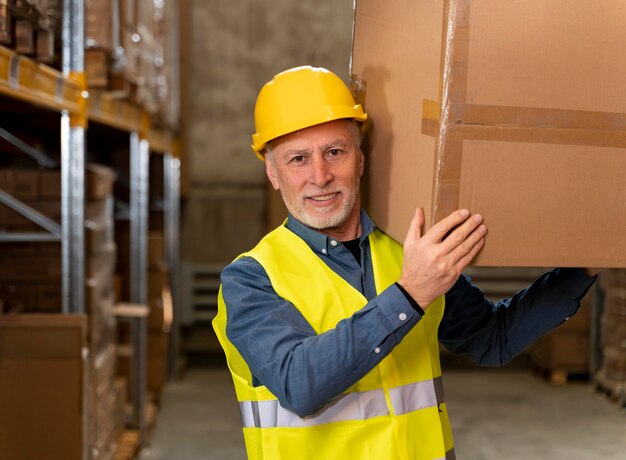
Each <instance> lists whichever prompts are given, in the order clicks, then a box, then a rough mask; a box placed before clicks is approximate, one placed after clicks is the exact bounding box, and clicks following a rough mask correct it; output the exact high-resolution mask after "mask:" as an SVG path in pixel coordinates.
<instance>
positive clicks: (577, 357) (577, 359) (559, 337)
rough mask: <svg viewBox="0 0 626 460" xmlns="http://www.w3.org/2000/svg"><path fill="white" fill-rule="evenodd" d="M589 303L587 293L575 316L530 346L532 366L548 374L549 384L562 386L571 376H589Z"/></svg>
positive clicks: (589, 295) (589, 294)
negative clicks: (550, 381)
mask: <svg viewBox="0 0 626 460" xmlns="http://www.w3.org/2000/svg"><path fill="white" fill-rule="evenodd" d="M592 302H593V295H592V294H591V293H588V294H587V295H586V296H585V297H584V298H583V299H582V300H581V304H580V308H579V310H578V313H576V314H575V315H574V316H572V317H571V318H569V319H568V320H567V321H565V322H564V323H563V324H561V325H560V326H559V327H557V328H556V329H554V330H552V331H550V332H549V333H548V334H546V335H544V336H543V337H540V338H539V339H538V340H537V341H536V342H535V343H534V344H533V345H532V346H531V347H530V357H531V360H532V362H533V365H534V366H535V367H536V368H538V369H539V370H542V371H547V372H549V373H550V377H551V379H552V381H553V383H565V381H566V380H567V379H568V378H569V377H571V376H573V375H583V376H585V377H586V376H588V374H589V368H590V356H591V344H590V337H591V316H590V315H591V309H592V308H591V305H592Z"/></svg>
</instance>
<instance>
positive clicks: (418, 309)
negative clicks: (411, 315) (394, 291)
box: [394, 283, 426, 316]
mask: <svg viewBox="0 0 626 460" xmlns="http://www.w3.org/2000/svg"><path fill="white" fill-rule="evenodd" d="M394 284H395V285H396V286H398V289H400V292H402V294H404V297H406V300H408V301H409V303H410V304H411V307H413V310H415V311H416V312H418V313H419V314H420V315H422V316H424V315H425V314H426V313H424V309H423V308H422V307H420V305H419V304H418V303H417V301H416V300H415V299H414V298H413V296H412V295H411V294H409V293H408V292H406V289H404V288H403V287H402V286H401V285H400V283H394Z"/></svg>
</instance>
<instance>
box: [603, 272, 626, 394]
mask: <svg viewBox="0 0 626 460" xmlns="http://www.w3.org/2000/svg"><path fill="white" fill-rule="evenodd" d="M601 283H602V288H603V290H604V294H605V301H604V312H603V314H602V321H601V337H602V366H601V368H600V370H599V371H598V373H597V375H596V381H597V383H598V385H599V386H600V387H601V388H602V389H604V390H605V391H607V392H608V393H609V394H610V395H611V396H612V397H614V398H617V399H619V400H620V402H621V403H622V405H626V269H615V270H605V271H603V272H602V274H601Z"/></svg>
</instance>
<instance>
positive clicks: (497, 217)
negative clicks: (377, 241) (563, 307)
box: [352, 0, 626, 267]
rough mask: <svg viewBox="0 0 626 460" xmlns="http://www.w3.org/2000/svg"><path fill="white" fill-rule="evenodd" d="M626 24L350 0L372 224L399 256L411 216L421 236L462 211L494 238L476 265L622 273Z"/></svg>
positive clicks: (566, 14)
mask: <svg viewBox="0 0 626 460" xmlns="http://www.w3.org/2000/svg"><path fill="white" fill-rule="evenodd" d="M625 10H626V6H624V4H623V3H622V2H620V1H619V0H610V1H609V2H608V3H604V4H603V7H602V8H601V9H599V10H598V11H597V14H589V10H588V4H587V3H586V2H584V1H582V0H575V1H565V0H558V1H553V2H549V3H546V2H543V1H540V0H532V1H521V0H515V1H513V2H499V1H497V0H473V1H461V0H436V1H431V0H428V1H427V0H417V1H415V0H391V1H387V2H378V1H376V0H358V1H357V2H356V10H355V28H354V41H353V54H352V73H353V74H354V75H355V78H354V81H355V88H356V89H357V90H358V91H360V94H359V99H361V100H363V101H364V103H365V109H366V111H367V112H368V114H369V116H370V123H369V124H370V126H369V137H368V141H367V142H368V144H369V149H366V150H368V153H367V155H368V159H367V161H368V165H367V167H366V170H368V171H369V177H368V179H367V187H368V190H369V192H368V194H367V199H366V200H365V201H366V202H367V203H368V209H369V211H370V213H371V215H372V217H373V218H374V220H375V221H376V222H377V224H378V225H380V226H381V227H382V228H383V230H385V231H387V232H388V233H389V234H391V235H392V236H393V237H395V238H396V239H398V240H400V241H403V240H404V237H405V235H406V231H407V229H408V224H409V222H410V220H411V217H412V216H413V214H414V212H415V207H416V206H422V207H424V208H425V211H426V219H427V225H426V226H427V227H428V226H430V225H432V223H433V222H436V221H438V220H440V219H442V218H443V217H445V216H447V215H448V214H449V213H450V212H452V211H453V210H455V209H458V208H468V209H470V210H471V211H472V212H475V213H480V214H482V215H483V216H484V219H485V224H486V225H487V226H488V228H489V234H488V236H487V239H486V245H485V247H484V249H483V251H482V252H481V253H480V255H479V256H478V257H477V259H476V260H475V264H476V265H486V266H488V265H493V266H559V265H560V266H598V267H620V266H621V267H625V266H626V237H625V236H624V235H625V234H624V228H626V211H625V209H624V205H623V204H624V203H623V202H624V196H626V181H624V177H623V171H625V170H626V114H625V113H624V101H626V87H625V86H624V85H623V82H622V78H621V76H622V75H624V73H625V72H626V59H625V58H624V57H625V56H626V54H625V52H624V51H623V47H621V46H619V45H620V44H621V43H622V42H623V40H624V27H623V21H622V16H623V15H622V13H624V11H625ZM616 12H619V13H620V14H616ZM571 30H578V31H584V33H579V34H575V35H572V34H570V33H568V32H567V31H571ZM616 50H617V51H616ZM359 83H360V85H361V86H359Z"/></svg>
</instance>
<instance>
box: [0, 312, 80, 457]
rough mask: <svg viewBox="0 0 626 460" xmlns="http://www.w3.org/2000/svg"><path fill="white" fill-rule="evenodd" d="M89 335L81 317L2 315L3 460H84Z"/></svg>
mask: <svg viewBox="0 0 626 460" xmlns="http://www.w3.org/2000/svg"><path fill="white" fill-rule="evenodd" d="M86 333H87V321H86V318H85V317H84V316H83V315H56V314H48V315H4V316H2V315H0V363H1V364H2V365H0V407H1V408H2V410H0V427H2V428H1V429H0V453H1V455H0V456H1V457H2V458H6V459H44V458H45V459H48V460H84V459H85V456H84V455H83V452H84V451H85V450H86V449H87V436H88V430H87V429H86V422H87V421H88V415H87V413H86V410H85V409H86V407H87V405H86V404H85V403H86V401H85V397H86V395H87V388H86V385H87V383H86V382H87V380H86V379H87V366H88V362H87V359H86V355H85V353H84V349H85V347H86V346H87V340H86ZM87 458H90V457H87Z"/></svg>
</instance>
